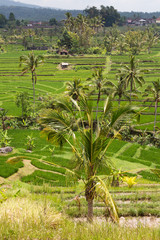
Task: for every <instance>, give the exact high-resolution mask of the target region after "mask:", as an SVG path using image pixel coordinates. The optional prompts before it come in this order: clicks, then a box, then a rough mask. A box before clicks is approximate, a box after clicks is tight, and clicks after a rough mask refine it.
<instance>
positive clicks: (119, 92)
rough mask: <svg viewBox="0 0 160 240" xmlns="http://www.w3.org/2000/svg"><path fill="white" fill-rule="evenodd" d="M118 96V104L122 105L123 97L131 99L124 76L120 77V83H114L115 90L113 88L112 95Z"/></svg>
mask: <svg viewBox="0 0 160 240" xmlns="http://www.w3.org/2000/svg"><path fill="white" fill-rule="evenodd" d="M116 96H118V104H119V106H120V103H121V99H122V97H125V98H127V99H128V100H130V97H129V96H128V94H127V91H126V88H125V82H124V80H123V78H122V77H120V78H119V79H118V84H117V85H114V87H113V90H112V97H113V98H114V97H116Z"/></svg>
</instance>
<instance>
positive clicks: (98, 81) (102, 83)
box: [88, 57, 113, 120]
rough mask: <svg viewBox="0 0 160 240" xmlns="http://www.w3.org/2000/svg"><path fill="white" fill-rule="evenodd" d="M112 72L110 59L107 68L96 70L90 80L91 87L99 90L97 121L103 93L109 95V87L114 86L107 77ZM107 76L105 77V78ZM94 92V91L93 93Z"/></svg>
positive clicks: (107, 60)
mask: <svg viewBox="0 0 160 240" xmlns="http://www.w3.org/2000/svg"><path fill="white" fill-rule="evenodd" d="M109 71H110V58H109V57H107V58H106V67H105V69H103V68H102V67H99V68H98V69H94V72H93V74H92V78H89V79H88V80H89V86H91V87H93V88H96V89H97V90H98V96H97V109H96V120H97V117H98V108H99V102H100V99H101V95H102V93H105V94H107V95H109V93H110V91H111V89H110V88H109V86H113V84H112V83H111V82H110V81H107V79H106V77H105V76H107V74H108V72H109ZM104 75H105V76H104ZM92 92H93V91H92Z"/></svg>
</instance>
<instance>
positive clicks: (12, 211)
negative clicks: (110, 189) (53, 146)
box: [0, 195, 160, 240]
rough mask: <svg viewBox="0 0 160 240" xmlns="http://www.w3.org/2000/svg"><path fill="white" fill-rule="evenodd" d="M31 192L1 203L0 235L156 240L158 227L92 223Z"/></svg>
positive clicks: (35, 237)
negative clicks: (76, 218) (63, 211)
mask: <svg viewBox="0 0 160 240" xmlns="http://www.w3.org/2000/svg"><path fill="white" fill-rule="evenodd" d="M41 197H42V196H40V198H39V199H38V200H37V199H32V198H33V196H32V195H31V196H30V195H28V196H26V197H16V198H15V197H12V198H10V199H8V200H6V201H5V202H3V203H2V204H1V205H0V239H10V240H12V239H13V240H15V239H17V240H20V239H24V240H25V239H27V240H28V239H36V240H38V239H41V240H42V239H44V240H45V239H48V240H49V239H53V240H54V239H55V240H58V239H61V240H69V239H72V240H74V239H75V240H81V239H82V240H86V239H95V240H102V239H106V240H112V239H117V240H123V239H124V240H127V239H128V240H130V239H132V240H135V239H139V240H142V239H145V240H151V239H152V240H158V239H160V229H158V228H150V227H147V226H146V227H145V226H142V225H140V224H139V225H138V226H136V227H129V226H127V225H124V226H118V225H115V224H113V223H107V222H105V221H104V222H102V221H97V220H96V221H95V222H94V223H93V224H89V223H86V222H85V221H84V220H82V221H81V222H78V221H75V219H69V218H67V217H64V215H63V214H61V213H59V212H57V211H56V210H55V208H54V207H53V205H52V201H46V199H45V198H41Z"/></svg>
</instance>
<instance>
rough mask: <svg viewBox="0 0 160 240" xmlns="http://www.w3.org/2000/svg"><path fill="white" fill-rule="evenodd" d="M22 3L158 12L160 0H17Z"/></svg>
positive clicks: (54, 6) (65, 7)
mask: <svg viewBox="0 0 160 240" xmlns="http://www.w3.org/2000/svg"><path fill="white" fill-rule="evenodd" d="M16 1H18V2H22V3H29V4H34V5H39V6H42V7H52V8H61V9H68V10H69V9H79V10H80V9H85V8H86V7H87V6H89V7H92V6H96V7H97V8H99V7H100V6H101V5H104V6H113V7H114V8H116V9H117V10H118V11H129V12H130V11H136V12H141V11H143V12H158V11H160V0H16Z"/></svg>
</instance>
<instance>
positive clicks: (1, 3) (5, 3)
mask: <svg viewBox="0 0 160 240" xmlns="http://www.w3.org/2000/svg"><path fill="white" fill-rule="evenodd" d="M0 6H7V7H11V6H12V7H13V6H14V7H30V8H39V6H37V5H31V4H26V3H21V2H17V1H13V0H5V1H4V0H0Z"/></svg>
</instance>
